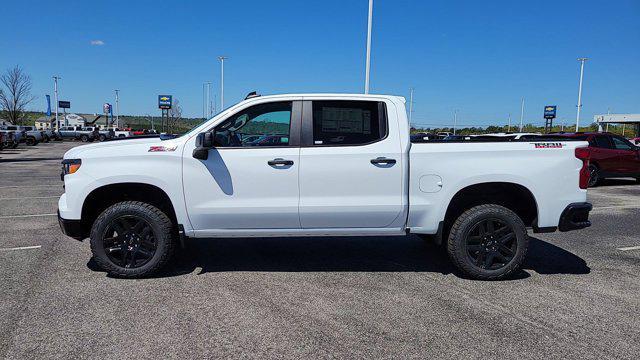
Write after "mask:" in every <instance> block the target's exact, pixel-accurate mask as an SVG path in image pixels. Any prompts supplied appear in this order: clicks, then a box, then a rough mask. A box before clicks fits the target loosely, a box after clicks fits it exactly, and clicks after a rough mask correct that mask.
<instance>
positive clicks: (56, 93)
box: [53, 76, 62, 130]
mask: <svg viewBox="0 0 640 360" xmlns="http://www.w3.org/2000/svg"><path fill="white" fill-rule="evenodd" d="M59 79H62V78H61V77H59V76H54V77H53V94H54V95H55V100H54V101H55V102H56V130H60V121H59V120H58V80H59Z"/></svg>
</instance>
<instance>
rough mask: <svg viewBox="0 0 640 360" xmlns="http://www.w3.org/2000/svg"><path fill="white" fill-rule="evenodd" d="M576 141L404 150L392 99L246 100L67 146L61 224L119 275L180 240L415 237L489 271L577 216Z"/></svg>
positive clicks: (584, 158) (464, 265)
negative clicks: (173, 129)
mask: <svg viewBox="0 0 640 360" xmlns="http://www.w3.org/2000/svg"><path fill="white" fill-rule="evenodd" d="M258 138H259V139H261V140H260V141H257V139H258ZM245 139H249V140H250V141H249V140H245ZM586 146H587V143H586V142H581V141H571V140H569V139H566V140H565V139H563V140H548V141H545V140H544V139H542V138H541V139H539V140H538V139H536V140H529V141H524V140H523V141H510V142H486V141H477V142H475V141H473V140H467V141H448V142H443V141H434V142H425V143H414V144H412V143H411V142H410V140H409V123H408V121H407V116H406V111H405V100H404V98H402V97H397V96H383V95H347V94H301V95H274V96H252V97H248V98H247V99H245V100H244V101H242V102H240V103H239V104H237V105H235V106H232V107H230V108H229V109H227V110H225V111H223V112H221V113H220V114H218V115H216V116H215V117H214V118H212V119H210V120H208V121H206V122H204V123H203V124H201V125H199V126H197V127H196V128H194V129H193V130H192V131H190V132H189V133H187V134H185V135H183V136H180V137H177V138H171V139H163V138H145V139H124V140H122V141H115V142H106V143H99V144H92V145H84V146H79V147H76V148H73V149H71V150H69V151H68V152H67V153H66V154H65V155H64V160H63V162H62V164H63V173H62V174H61V177H62V178H63V180H64V184H65V193H64V194H63V195H62V196H61V197H60V200H59V203H58V207H59V209H58V218H59V223H60V226H61V228H62V231H63V232H64V233H65V234H67V235H68V236H71V237H73V238H75V239H78V240H82V239H85V238H87V237H89V238H90V239H91V240H90V243H91V249H92V252H93V255H94V258H95V260H96V262H97V263H98V264H99V266H101V267H102V268H104V269H105V270H106V271H107V272H109V273H110V274H112V275H117V276H122V277H141V276H147V275H150V274H152V273H154V272H156V271H158V270H159V269H160V268H161V267H162V266H163V265H165V264H166V263H167V261H168V260H169V259H170V258H171V255H172V252H173V249H174V247H175V246H176V245H177V244H180V243H181V242H182V241H184V239H185V238H191V237H194V238H212V237H225V238H228V237H266V236H276V237H283V236H407V234H417V235H419V236H422V237H425V238H430V239H433V240H434V241H436V242H437V243H441V244H442V245H445V246H446V247H447V251H448V254H449V256H450V258H451V260H452V262H453V263H454V264H455V266H456V267H457V268H458V269H459V270H460V272H461V273H462V274H463V275H466V276H468V277H470V278H474V279H485V280H488V279H500V278H504V277H507V276H509V275H510V274H512V273H513V272H514V271H516V270H517V269H518V268H519V266H520V264H521V263H522V261H523V259H524V257H525V254H526V252H527V245H528V236H527V228H530V229H532V231H533V232H550V231H555V230H558V229H559V230H560V231H568V230H574V229H580V228H584V227H587V226H589V225H590V222H589V220H588V215H589V211H590V210H591V204H589V203H587V202H586V196H587V190H586V188H587V183H588V177H589V173H588V155H589V150H588V148H587V147H586Z"/></svg>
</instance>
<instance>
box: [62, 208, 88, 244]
mask: <svg viewBox="0 0 640 360" xmlns="http://www.w3.org/2000/svg"><path fill="white" fill-rule="evenodd" d="M58 224H60V230H62V233H63V234H65V235H67V236H69V237H72V238H74V239H76V240H83V239H84V238H86V235H85V233H84V228H83V227H82V222H81V221H80V220H67V219H63V218H62V217H60V211H58Z"/></svg>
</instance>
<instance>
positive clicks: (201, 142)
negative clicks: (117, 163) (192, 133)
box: [192, 131, 215, 160]
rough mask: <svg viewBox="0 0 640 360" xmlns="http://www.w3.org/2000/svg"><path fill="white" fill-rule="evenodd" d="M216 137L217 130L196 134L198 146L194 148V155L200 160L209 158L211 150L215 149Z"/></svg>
mask: <svg viewBox="0 0 640 360" xmlns="http://www.w3.org/2000/svg"><path fill="white" fill-rule="evenodd" d="M214 139H215V131H209V132H203V133H200V134H198V135H197V136H196V148H195V149H193V154H192V156H193V157H194V158H196V159H198V160H207V159H208V158H209V150H210V149H213V147H214V146H213V140H214Z"/></svg>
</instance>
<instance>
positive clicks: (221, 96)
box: [218, 56, 228, 111]
mask: <svg viewBox="0 0 640 360" xmlns="http://www.w3.org/2000/svg"><path fill="white" fill-rule="evenodd" d="M218 59H219V60H220V111H222V110H224V61H225V60H226V59H228V57H226V56H218Z"/></svg>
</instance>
